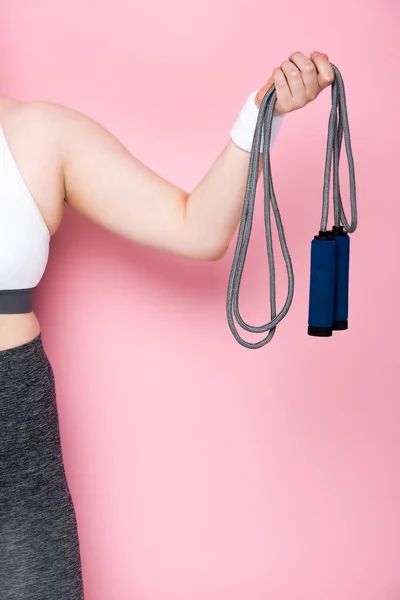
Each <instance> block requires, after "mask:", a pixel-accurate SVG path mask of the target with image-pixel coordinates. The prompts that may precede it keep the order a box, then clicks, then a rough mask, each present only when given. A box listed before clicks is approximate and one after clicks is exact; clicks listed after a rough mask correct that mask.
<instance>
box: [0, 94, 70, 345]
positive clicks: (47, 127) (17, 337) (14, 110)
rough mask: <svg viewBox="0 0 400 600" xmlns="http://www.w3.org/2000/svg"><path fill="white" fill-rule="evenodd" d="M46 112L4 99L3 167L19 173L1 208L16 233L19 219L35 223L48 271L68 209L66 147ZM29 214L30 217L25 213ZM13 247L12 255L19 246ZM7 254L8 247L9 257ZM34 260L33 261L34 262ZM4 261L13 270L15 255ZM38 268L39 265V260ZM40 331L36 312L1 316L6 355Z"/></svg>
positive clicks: (2, 181)
mask: <svg viewBox="0 0 400 600" xmlns="http://www.w3.org/2000/svg"><path fill="white" fill-rule="evenodd" d="M46 110H47V109H46V107H45V106H44V105H42V104H40V103H22V102H16V101H14V100H9V99H2V98H0V127H1V131H0V144H1V145H2V146H1V150H2V152H3V156H5V159H4V160H3V166H5V169H6V170H10V172H11V171H13V173H12V174H13V176H12V177H10V176H9V175H10V173H9V172H8V171H6V172H5V173H3V177H2V178H0V186H2V185H3V189H0V198H3V202H4V206H3V210H2V209H1V208H0V219H1V218H2V215H3V219H5V215H7V219H8V223H7V227H10V225H11V227H13V226H14V222H13V219H20V218H21V217H23V218H24V223H25V227H26V226H28V227H29V223H30V222H31V223H32V231H28V232H26V231H25V235H26V233H28V235H30V237H31V239H30V249H33V253H35V252H37V253H38V257H37V258H38V261H39V262H40V261H41V262H42V263H43V265H42V266H44V252H45V250H44V246H45V245H46V243H48V239H49V236H50V235H52V234H54V233H55V231H56V230H57V228H58V227H59V225H60V222H61V219H62V214H63V203H64V180H63V174H62V156H61V151H60V144H59V140H58V139H57V137H56V134H55V131H54V128H52V127H51V118H48V115H47V113H46ZM15 201H17V202H18V207H17V210H13V209H14V208H16V207H15V206H13V205H12V204H10V202H15ZM30 203H31V204H30ZM33 204H34V205H36V206H34V208H35V209H39V212H36V214H34V211H33V210H32V209H33V206H32V205H33ZM7 207H8V212H7ZM25 210H26V211H27V213H26V214H25V213H23V211H25ZM29 211H31V212H29ZM10 219H11V223H10ZM35 219H36V220H35ZM30 220H31V221H30ZM2 225H3V235H4V232H5V226H6V224H5V222H3V224H2V223H1V222H0V235H1V231H2ZM7 234H9V230H7ZM12 235H17V236H18V235H24V232H23V230H21V229H20V228H19V226H18V224H15V233H14V234H12ZM10 239H12V236H11V237H10ZM35 241H37V246H35ZM10 246H11V250H12V248H13V243H11V244H10ZM5 248H6V246H5V245H4V244H3V252H4V249H5ZM25 251H26V250H25ZM27 259H28V256H27ZM7 260H9V261H10V262H9V265H7V264H6V262H4V261H7ZM29 260H30V261H32V257H31V256H30V257H29ZM1 261H3V266H4V265H5V266H6V267H7V266H9V267H10V270H12V268H13V259H12V256H11V253H10V255H9V257H7V255H5V256H4V254H3V257H1V256H0V265H1ZM32 264H33V265H34V264H35V260H34V259H33V262H32ZM28 268H29V263H28ZM39 268H40V265H39ZM11 274H12V273H11ZM24 276H25V277H27V281H29V276H27V275H22V277H24ZM0 283H1V281H0ZM22 283H23V281H22ZM3 286H4V284H3ZM19 287H21V286H19ZM3 289H4V287H3ZM39 331H40V325H39V322H38V320H37V318H36V316H35V315H34V313H33V312H30V313H26V314H0V351H1V350H5V349H7V348H12V347H15V346H19V345H21V344H24V343H26V342H28V341H30V340H32V339H33V338H34V337H36V336H37V335H38V333H39Z"/></svg>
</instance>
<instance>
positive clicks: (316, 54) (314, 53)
mask: <svg viewBox="0 0 400 600" xmlns="http://www.w3.org/2000/svg"><path fill="white" fill-rule="evenodd" d="M318 54H319V52H317V51H316V50H314V52H311V56H318Z"/></svg>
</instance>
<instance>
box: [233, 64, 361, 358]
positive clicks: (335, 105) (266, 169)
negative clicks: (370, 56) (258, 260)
mask: <svg viewBox="0 0 400 600" xmlns="http://www.w3.org/2000/svg"><path fill="white" fill-rule="evenodd" d="M332 67H333V69H334V72H335V79H334V81H333V84H332V110H331V113H330V118H329V127H328V140H327V150H326V164H325V174H324V187H323V208H322V219H321V230H323V231H326V228H327V222H328V216H329V189H330V179H331V171H332V160H333V201H334V212H335V225H340V224H343V226H344V228H345V230H346V231H348V232H349V233H350V232H353V231H355V229H356V226H357V207H356V191H355V176H354V161H353V156H352V151H351V143H350V130H349V123H348V118H347V108H346V98H345V90H344V84H343V79H342V77H341V75H340V73H339V70H338V69H337V67H335V66H334V65H332ZM275 103H276V90H275V86H272V87H271V88H270V89H269V90H268V91H267V93H266V94H265V96H264V98H263V100H262V102H261V106H260V110H259V114H258V119H257V125H256V129H255V132H254V138H253V144H252V148H251V153H250V163H249V171H248V177H247V184H246V192H245V198H244V205H243V211H242V217H241V221H240V225H239V231H238V236H237V242H236V247H235V252H234V257H233V262H232V268H231V272H230V275H229V281H228V292H227V299H226V313H227V318H228V324H229V328H230V330H231V332H232V334H233V336H234V337H235V339H236V340H237V341H238V342H239V344H241V345H242V346H244V347H245V348H250V349H257V348H261V347H262V346H265V345H266V344H268V343H269V342H270V341H271V340H272V338H273V337H274V335H275V331H276V326H277V325H278V323H280V322H281V321H282V320H283V319H284V318H285V316H286V315H287V313H288V312H289V309H290V306H291V304H292V301H293V295H294V272H293V266H292V260H291V257H290V253H289V249H288V245H287V242H286V238H285V232H284V228H283V223H282V219H281V215H280V212H279V208H278V204H277V200H276V196H275V190H274V185H273V181H272V173H271V160H270V146H271V129H272V120H273V116H274V109H275ZM343 135H344V139H345V145H346V152H347V158H348V163H349V174H350V206H351V223H350V224H349V223H348V221H347V219H346V215H345V213H344V209H343V204H342V198H341V194H340V187H339V161H340V151H341V145H342V139H343ZM261 145H262V155H261V156H260V151H261ZM260 160H261V161H262V178H263V188H264V224H265V235H266V245H267V255H268V265H269V285H270V311H271V320H270V321H269V323H266V324H264V325H258V326H254V325H249V324H248V323H246V322H245V321H244V319H243V318H242V316H241V314H240V310H239V292H240V286H241V282H242V276H243V270H244V265H245V262H246V256H247V250H248V246H249V242H250V237H251V230H252V225H253V215H254V205H255V197H256V191H257V183H258V174H259V164H260ZM271 207H272V212H273V214H274V217H275V222H276V227H277V231H278V238H279V243H280V247H281V251H282V255H283V258H284V261H285V266H286V272H287V279H288V288H287V295H286V300H285V302H284V305H283V307H282V309H281V310H280V312H279V313H278V314H277V310H276V285H275V257H274V248H273V242H272V230H271ZM235 319H236V321H237V323H238V324H239V325H240V327H242V329H244V330H245V331H248V332H250V333H267V332H268V333H267V335H266V336H265V337H264V338H263V339H261V340H259V341H258V342H247V341H246V340H244V339H243V338H242V337H241V335H240V334H239V332H238V329H237V327H236V323H235Z"/></svg>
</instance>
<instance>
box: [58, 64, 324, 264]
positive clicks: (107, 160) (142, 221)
mask: <svg viewBox="0 0 400 600" xmlns="http://www.w3.org/2000/svg"><path fill="white" fill-rule="evenodd" d="M332 76H333V70H332V68H331V66H330V64H329V62H328V57H327V56H326V55H323V54H319V55H317V56H315V57H314V56H312V57H311V58H307V57H306V56H304V55H303V54H301V53H295V54H293V55H292V56H291V57H290V60H289V61H285V62H284V63H282V65H281V67H280V68H279V69H275V70H274V73H273V77H271V79H270V80H269V81H268V82H267V84H266V85H265V86H264V88H262V89H261V90H260V92H259V94H258V95H257V102H258V104H259V103H260V101H261V99H262V97H263V94H265V92H266V91H267V89H268V88H269V87H270V85H272V83H275V85H276V92H277V102H276V114H284V113H287V112H290V111H293V110H296V109H298V108H300V107H301V106H304V105H305V104H307V103H308V102H310V101H311V100H314V99H315V98H316V97H317V96H318V94H319V93H320V92H321V91H322V89H323V88H324V87H327V85H329V84H330V83H331V82H332ZM60 123H61V124H60V127H62V131H61V132H60V134H61V139H62V146H63V163H64V178H65V190H66V201H67V202H68V204H70V205H71V206H73V207H74V208H76V209H77V210H78V211H79V212H81V213H83V214H84V215H86V216H87V217H89V218H90V219H92V220H93V221H95V222H97V223H98V224H100V225H102V226H104V227H105V228H107V229H109V230H111V231H113V232H115V233H116V234H118V235H121V236H123V237H125V238H127V239H129V240H131V241H133V242H137V243H139V244H143V245H146V246H150V247H153V248H156V249H159V250H162V251H165V252H169V253H173V254H177V255H180V256H184V257H187V258H191V259H195V260H216V259H218V258H220V257H222V256H223V254H224V253H225V251H226V249H227V247H228V245H229V243H230V241H231V239H232V236H233V235H234V233H235V230H236V228H237V225H238V223H239V219H240V215H241V211H242V206H243V200H244V194H245V185H246V180H247V171H248V166H249V153H248V152H245V151H243V150H241V149H239V148H238V147H236V146H235V145H234V144H233V143H232V142H229V143H228V144H227V146H226V147H225V148H224V149H223V151H222V153H221V154H220V155H219V156H218V158H217V159H216V161H215V162H214V164H213V165H212V166H211V168H210V169H209V171H208V172H207V174H206V175H205V176H204V177H203V179H202V180H201V181H200V183H199V184H198V185H197V186H196V188H195V189H194V190H193V191H192V193H190V194H188V193H187V192H185V191H184V190H182V189H179V188H178V187H176V186H175V185H173V184H172V183H170V182H169V181H166V180H165V179H163V178H162V177H160V176H159V175H157V174H156V173H154V172H153V171H152V170H151V169H149V168H148V167H147V166H145V165H144V164H142V163H141V162H140V161H139V160H137V159H136V158H135V157H134V156H132V155H131V154H130V153H129V152H128V150H127V149H126V148H125V147H124V146H123V145H122V144H121V143H120V142H119V141H118V140H117V139H116V138H115V137H114V136H112V135H111V134H110V133H109V132H108V131H106V130H105V129H104V128H103V127H101V126H100V125H98V124H97V123H95V122H94V121H92V120H91V119H89V118H87V117H85V116H83V115H81V114H79V113H76V112H74V111H72V110H68V109H63V115H62V118H61V119H60Z"/></svg>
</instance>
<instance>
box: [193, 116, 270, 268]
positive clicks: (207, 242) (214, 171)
mask: <svg viewBox="0 0 400 600" xmlns="http://www.w3.org/2000/svg"><path fill="white" fill-rule="evenodd" d="M281 120H282V119H281V117H279V118H275V119H274V122H273V129H272V135H271V146H272V145H273V144H274V142H275V139H276V136H277V134H278V131H279V128H280V124H281ZM249 161H250V153H249V152H248V151H244V150H242V149H240V148H238V147H237V146H236V145H235V144H234V143H233V142H232V141H230V142H229V143H228V145H227V146H226V147H225V149H224V150H223V151H222V153H221V154H220V155H219V157H218V158H217V160H216V161H215V162H214V164H213V165H212V167H211V168H210V170H209V171H208V172H207V174H206V175H205V176H204V178H203V179H202V180H201V182H200V183H199V184H198V185H197V186H196V188H195V189H194V190H193V192H192V193H191V194H190V195H189V196H188V199H187V202H186V209H185V228H186V230H187V237H188V238H189V239H190V240H191V245H192V247H193V248H194V253H196V252H197V253H198V254H199V256H198V258H199V259H202V260H217V259H219V258H221V257H222V256H223V255H224V253H225V252H226V250H227V248H228V246H229V244H230V242H231V240H232V237H233V235H234V234H235V231H236V229H237V226H238V224H239V221H240V217H241V214H242V209H243V202H244V197H245V191H246V183H247V176H248V169H249ZM194 258H196V256H195V257H194Z"/></svg>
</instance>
